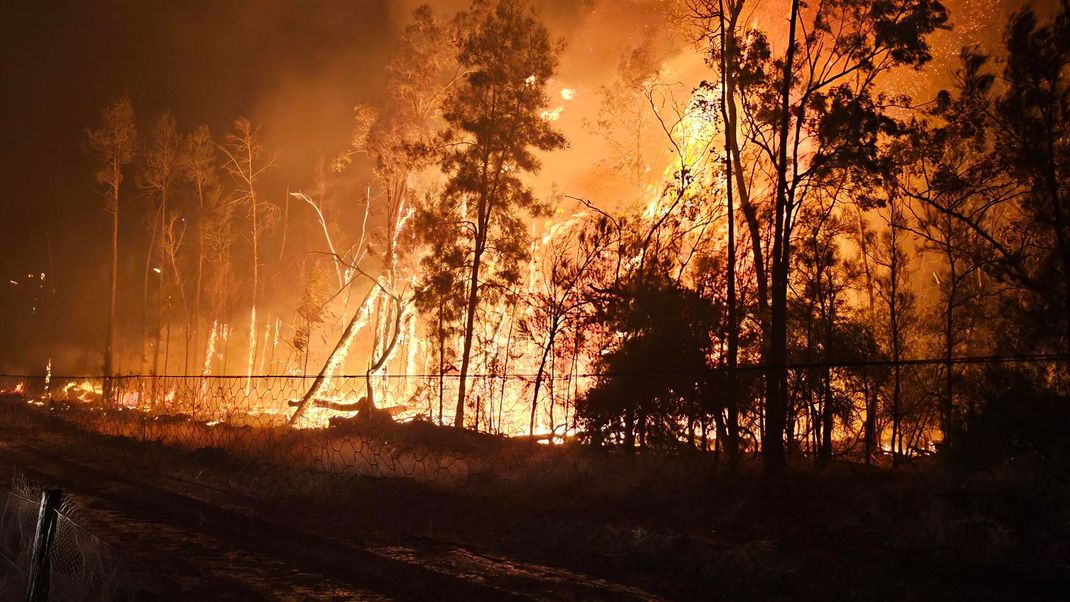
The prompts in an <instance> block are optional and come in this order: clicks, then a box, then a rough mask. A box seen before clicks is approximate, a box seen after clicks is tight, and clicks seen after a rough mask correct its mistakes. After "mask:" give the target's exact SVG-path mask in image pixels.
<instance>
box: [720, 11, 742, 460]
mask: <svg viewBox="0 0 1070 602" xmlns="http://www.w3.org/2000/svg"><path fill="white" fill-rule="evenodd" d="M735 22H736V21H735V15H734V14H733V15H732V18H731V19H726V18H725V13H724V1H723V0H721V4H720V24H721V40H720V41H721V84H722V86H723V88H724V93H723V94H722V95H721V117H722V119H723V120H724V123H725V138H724V170H725V186H726V195H725V196H726V202H727V204H728V207H727V219H728V275H727V279H728V400H727V402H726V404H725V405H726V408H725V409H726V414H727V418H726V423H725V425H724V428H723V429H721V430H723V431H724V433H723V435H724V438H725V442H724V450H725V456H726V460H727V464H728V470H729V471H730V472H732V473H735V472H736V471H737V470H738V469H739V398H738V397H739V380H738V374H737V371H736V370H737V367H738V362H739V318H738V316H737V311H738V308H737V300H736V212H735V200H734V198H733V186H732V164H733V161H732V147H733V144H732V140H734V138H735V129H736V121H735V111H734V110H733V111H729V109H728V103H729V102H731V103H733V105H734V104H735V79H734V77H733V76H732V74H730V73H729V68H728V65H729V61H728V57H733V59H734V58H735V56H736V54H737V50H736V47H735ZM729 129H731V130H732V133H731V134H729V131H728V130H729ZM719 415H720V414H719V413H718V416H719ZM718 425H720V421H719V420H718ZM720 436H721V433H718V438H720Z"/></svg>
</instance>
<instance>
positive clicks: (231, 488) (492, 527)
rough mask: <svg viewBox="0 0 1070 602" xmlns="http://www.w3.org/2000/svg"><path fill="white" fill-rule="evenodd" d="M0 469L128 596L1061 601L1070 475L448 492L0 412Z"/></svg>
mask: <svg viewBox="0 0 1070 602" xmlns="http://www.w3.org/2000/svg"><path fill="white" fill-rule="evenodd" d="M0 474H4V475H15V474H20V475H23V476H24V477H25V479H26V480H27V481H28V482H30V483H31V484H33V485H35V486H38V487H43V486H56V487H60V488H62V489H64V490H65V491H66V492H67V493H68V494H69V495H70V497H72V498H73V499H74V500H75V502H76V503H77V505H78V509H77V517H78V520H79V522H80V523H81V524H83V525H84V526H85V527H86V528H87V529H89V530H90V531H91V532H93V533H95V534H96V535H98V536H99V537H100V538H101V539H102V540H104V541H106V542H107V544H108V545H109V548H110V549H111V550H112V551H113V553H114V554H115V555H117V556H120V557H121V558H120V559H119V561H120V562H119V563H120V565H121V566H122V571H121V574H120V575H118V576H117V577H116V579H117V580H119V581H121V583H120V586H119V587H117V588H116V589H117V591H119V592H120V595H121V596H123V597H125V598H136V599H150V600H154V599H171V600H186V599H201V600H216V599H221V600H275V599H284V600H350V599H358V600H363V599H384V600H386V599H429V598H435V599H464V600H469V599H513V598H523V599H713V600H735V599H754V600H766V599H785V600H787V599H859V600H870V599H889V600H922V599H924V600H933V599H936V600H942V599H947V600H952V599H974V600H976V599H981V600H1002V599H1010V598H1018V599H1065V595H1066V592H1067V591H1070V589H1068V588H1070V557H1068V550H1070V504H1067V503H1066V502H1067V500H1070V495H1068V487H1070V485H1068V483H1070V479H1067V478H1066V474H1065V473H1063V472H1061V471H1059V470H1057V469H1052V468H1044V469H1039V468H1036V467H1035V466H1028V467H1023V466H1001V467H997V468H994V469H990V470H987V471H984V472H983V473H977V472H974V473H961V472H957V471H951V470H949V469H947V468H944V467H939V466H937V465H935V464H931V465H924V466H918V465H914V466H909V467H900V468H897V469H895V470H894V471H892V470H889V469H880V470H877V469H865V468H864V467H858V466H851V465H839V466H836V467H834V468H833V469H832V470H829V471H826V473H825V474H822V475H810V474H796V476H792V477H786V478H783V479H778V480H766V479H760V478H757V477H748V476H744V477H740V478H737V479H734V480H729V479H719V480H716V481H715V482H703V483H695V482H687V483H680V484H672V483H667V482H665V481H651V482H646V483H636V484H633V485H630V486H629V487H627V488H616V487H608V486H606V484H605V483H593V484H592V485H591V487H589V488H577V487H576V486H575V484H570V485H569V486H568V487H567V490H565V489H561V488H557V489H555V488H553V487H552V486H547V485H540V489H539V490H538V491H532V490H524V491H521V490H514V491H510V490H494V489H493V488H489V489H481V490H479V491H467V492H466V491H462V492H456V491H454V492H449V491H442V490H433V489H429V488H426V487H423V486H419V485H416V484H413V483H408V482H404V481H399V480H396V479H371V478H360V479H354V478H352V477H350V478H346V479H339V478H336V477H334V476H332V475H326V474H314V473H309V472H308V471H301V472H299V473H293V472H290V471H287V470H286V469H283V468H279V467H273V466H270V465H264V463H262V462H261V463H252V462H249V461H247V460H242V459H240V458H236V457H231V456H230V455H228V454H226V453H224V452H222V451H220V450H217V449H204V450H195V451H192V452H188V451H178V450H174V449H171V448H167V447H164V446H161V445H153V444H151V443H143V442H135V441H132V440H128V439H120V438H110V437H103V436H100V435H96V434H91V433H85V432H81V431H79V430H77V429H76V428H75V427H74V426H72V425H71V424H69V423H67V422H65V421H63V420H60V419H58V418H56V417H55V416H54V415H52V414H50V413H49V412H48V411H47V409H44V408H35V407H30V406H26V405H25V404H22V403H16V402H15V401H14V400H4V401H3V402H2V404H0ZM2 571H3V567H0V579H4V575H5V574H4V573H3V572H2ZM7 582H8V583H12V582H13V580H8V581H7ZM0 591H3V590H2V587H0ZM8 593H9V592H7V593H5V595H7V594H8ZM16 599H17V597H16Z"/></svg>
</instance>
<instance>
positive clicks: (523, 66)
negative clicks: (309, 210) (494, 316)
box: [442, 0, 565, 428]
mask: <svg viewBox="0 0 1070 602" xmlns="http://www.w3.org/2000/svg"><path fill="white" fill-rule="evenodd" d="M559 48H560V46H559V44H557V43H555V42H552V41H551V40H550V36H549V34H548V33H547V31H546V27H545V26H544V25H543V24H542V23H541V22H540V21H539V20H538V18H537V17H536V16H535V15H534V14H533V13H532V12H531V9H530V8H529V7H528V6H527V4H526V3H525V2H523V1H521V0H499V1H497V2H494V3H493V4H487V3H482V2H480V3H477V4H476V5H475V25H474V26H473V29H472V32H471V33H470V34H468V35H467V36H466V37H465V39H464V41H463V42H462V44H461V51H460V56H459V62H460V64H461V66H462V67H463V68H464V69H465V70H466V71H467V75H466V76H465V78H464V80H463V82H462V83H461V85H460V86H459V87H458V90H457V94H455V95H453V96H451V97H450V98H449V99H448V100H447V102H446V106H445V111H444V112H445V117H446V121H447V122H448V123H449V130H448V132H447V135H446V140H447V143H448V144H450V145H451V149H450V150H449V151H448V152H447V153H446V154H445V158H444V160H443V163H442V167H443V169H444V170H445V171H446V172H447V173H448V174H449V182H448V184H447V188H446V193H447V194H448V195H450V196H453V197H456V198H463V199H464V202H465V203H466V204H467V206H468V208H469V212H470V214H469V216H468V217H466V222H467V223H466V225H465V226H464V228H462V231H465V238H464V239H463V244H465V245H466V246H467V248H468V253H469V254H470V268H471V269H470V273H469V277H468V284H467V288H468V290H467V295H468V299H467V302H466V307H465V326H464V343H463V347H462V351H461V358H460V360H461V369H460V380H459V386H458V393H457V409H456V412H455V417H454V425H455V426H456V427H458V428H463V427H464V407H465V386H466V379H467V377H468V368H469V361H470V358H471V352H472V341H473V333H474V329H475V321H476V310H477V309H478V307H479V302H480V293H481V290H482V288H483V287H484V286H485V285H486V277H487V275H488V274H486V273H483V272H484V267H485V266H484V259H485V258H484V255H485V253H486V252H487V251H488V249H492V250H493V251H494V252H495V254H496V260H495V263H496V264H497V267H496V272H497V273H498V275H499V277H500V278H502V279H504V280H506V281H508V280H510V279H511V277H510V273H513V274H515V269H514V267H513V266H515V263H516V261H517V256H518V255H520V253H521V252H522V247H523V245H519V244H518V242H519V241H520V240H522V239H523V236H524V234H523V233H524V232H525V231H526V229H525V228H524V227H523V226H522V225H521V223H520V222H519V219H520V214H521V213H522V212H534V213H538V212H539V211H541V207H540V205H539V203H538V202H537V201H536V199H535V198H534V197H533V196H532V194H531V191H530V190H528V188H527V187H526V186H525V185H524V183H523V182H522V180H521V178H520V176H521V174H522V173H523V172H535V171H537V170H538V168H539V161H538V159H537V158H536V157H535V155H534V152H533V151H535V150H544V151H546V150H553V149H555V148H560V147H562V146H563V145H564V143H565V141H564V138H563V137H562V136H561V134H559V133H558V132H556V131H555V130H554V129H553V128H552V127H550V125H549V124H548V123H547V122H546V121H545V120H544V119H543V118H542V117H541V116H540V112H541V109H542V107H544V106H545V105H546V104H547V101H548V98H547V94H546V82H547V80H548V79H549V78H550V77H551V76H553V74H554V71H555V69H556V68H557V56H558V53H559ZM511 249H512V250H511Z"/></svg>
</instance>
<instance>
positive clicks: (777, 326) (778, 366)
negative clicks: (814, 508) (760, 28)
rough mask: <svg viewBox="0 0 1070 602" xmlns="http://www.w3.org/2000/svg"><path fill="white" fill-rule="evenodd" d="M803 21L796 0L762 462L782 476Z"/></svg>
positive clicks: (788, 56)
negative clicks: (794, 106) (791, 140)
mask: <svg viewBox="0 0 1070 602" xmlns="http://www.w3.org/2000/svg"><path fill="white" fill-rule="evenodd" d="M798 18H799V0H792V3H791V17H790V22H789V27H788V40H787V50H786V51H785V59H784V78H783V82H782V84H781V89H780V94H781V106H780V116H779V117H780V123H779V125H778V130H779V131H778V134H779V136H778V137H779V142H778V145H779V146H778V149H777V150H778V155H779V157H778V161H777V166H776V167H777V190H776V206H775V208H774V213H775V216H774V217H775V223H774V226H773V270H772V283H771V284H772V285H771V287H770V293H771V296H772V299H771V311H772V315H771V319H770V333H769V334H770V341H769V342H768V346H769V350H770V354H769V355H770V358H769V359H770V360H771V365H770V366H769V371H768V372H767V375H766V395H765V397H766V407H765V411H766V419H765V432H764V433H763V437H762V459H763V460H764V465H765V470H766V472H767V473H773V474H775V473H779V472H782V471H783V470H784V468H785V466H786V460H785V456H784V426H785V425H784V421H785V418H786V415H787V384H788V383H787V379H788V378H787V377H788V374H787V345H788V332H787V293H788V268H789V266H788V260H789V258H790V242H791V228H790V224H789V223H788V211H789V210H790V207H789V204H788V202H789V200H788V181H787V179H788V128H789V127H790V122H791V115H790V110H791V88H792V85H791V84H792V79H793V75H792V69H793V68H794V62H795V29H796V22H797V21H798Z"/></svg>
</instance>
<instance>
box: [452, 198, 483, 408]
mask: <svg viewBox="0 0 1070 602" xmlns="http://www.w3.org/2000/svg"><path fill="white" fill-rule="evenodd" d="M480 221H482V219H480ZM483 235H484V234H483V233H482V232H481V233H480V234H477V237H476V248H475V254H474V257H473V259H472V273H471V278H470V279H469V283H468V287H469V288H468V305H467V307H466V309H465V320H464V346H463V347H462V351H461V374H460V381H459V382H458V386H457V409H456V412H455V413H454V418H453V426H454V427H456V428H459V429H463V428H464V402H465V399H464V395H465V385H466V381H467V379H468V362H469V359H470V356H471V353H472V335H473V332H474V330H475V321H476V307H477V306H478V304H479V268H480V261H481V259H482V255H483V242H482V236H483Z"/></svg>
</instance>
